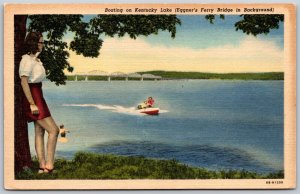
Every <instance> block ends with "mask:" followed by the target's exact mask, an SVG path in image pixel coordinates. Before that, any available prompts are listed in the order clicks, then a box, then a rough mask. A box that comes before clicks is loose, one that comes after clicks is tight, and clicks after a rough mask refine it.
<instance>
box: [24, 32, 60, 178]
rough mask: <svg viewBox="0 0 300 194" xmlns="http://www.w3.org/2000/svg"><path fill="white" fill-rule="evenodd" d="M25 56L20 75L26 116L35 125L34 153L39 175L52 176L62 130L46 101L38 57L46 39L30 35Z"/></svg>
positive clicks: (43, 71) (42, 74) (42, 69)
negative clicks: (58, 137)
mask: <svg viewBox="0 0 300 194" xmlns="http://www.w3.org/2000/svg"><path fill="white" fill-rule="evenodd" d="M24 46H25V53H26V54H24V55H23V56H22V60H21V62H20V69H19V75H20V78H21V85H22V88H23V91H24V94H25V96H26V99H27V100H24V101H25V104H24V106H25V107H26V116H27V120H28V122H32V121H33V122H34V127H35V150H36V154H37V158H38V161H39V173H51V172H52V171H53V169H54V155H55V149H56V143H57V136H58V133H59V129H58V127H57V125H56V123H55V122H54V120H53V118H52V117H51V114H50V111H49V109H48V106H47V104H46V101H45V99H44V97H43V92H42V81H43V79H44V78H45V77H46V73H45V69H44V66H43V63H42V62H41V61H40V59H39V58H38V55H39V54H40V52H42V50H43V46H44V41H43V36H42V34H41V33H39V32H29V33H28V35H27V36H26V39H25V45H24ZM45 131H47V133H48V140H47V158H46V154H45V146H44V134H45Z"/></svg>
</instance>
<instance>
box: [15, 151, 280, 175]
mask: <svg viewBox="0 0 300 194" xmlns="http://www.w3.org/2000/svg"><path fill="white" fill-rule="evenodd" d="M33 161H34V167H33V168H32V169H28V168H27V169H24V170H23V171H22V172H20V173H18V174H17V175H16V179H19V180H32V179H280V178H283V177H284V172H283V171H278V172H274V173H269V174H257V173H255V172H248V171H245V170H227V171H225V170H222V171H211V170H206V169H204V168H195V167H189V166H187V165H184V164H180V163H179V162H178V161H176V160H155V159H147V158H144V157H138V156H135V157H125V156H115V155H101V154H95V153H86V152H78V153H76V154H75V156H74V158H73V160H65V159H56V161H55V169H56V170H55V171H54V172H53V173H52V174H37V171H38V167H39V166H38V162H37V160H36V158H34V159H33Z"/></svg>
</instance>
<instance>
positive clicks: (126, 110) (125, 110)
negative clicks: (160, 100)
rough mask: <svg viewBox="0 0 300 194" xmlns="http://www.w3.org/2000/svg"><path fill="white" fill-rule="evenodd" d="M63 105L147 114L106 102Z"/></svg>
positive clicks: (130, 113)
mask: <svg viewBox="0 0 300 194" xmlns="http://www.w3.org/2000/svg"><path fill="white" fill-rule="evenodd" d="M63 106H78V107H95V108H98V109H99V110H107V111H111V112H116V113H121V114H128V115H138V116H143V115H145V114H141V113H140V111H139V110H137V109H136V108H135V107H124V106H121V105H104V104H63ZM167 112H169V111H168V110H160V111H159V113H167Z"/></svg>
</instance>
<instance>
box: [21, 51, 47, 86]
mask: <svg viewBox="0 0 300 194" xmlns="http://www.w3.org/2000/svg"><path fill="white" fill-rule="evenodd" d="M19 75H20V77H22V76H28V83H39V82H42V81H43V80H44V79H45V77H46V72H45V68H44V66H43V63H42V62H41V61H40V59H38V58H37V55H36V56H30V55H27V54H26V55H23V56H22V60H21V62H20V68H19Z"/></svg>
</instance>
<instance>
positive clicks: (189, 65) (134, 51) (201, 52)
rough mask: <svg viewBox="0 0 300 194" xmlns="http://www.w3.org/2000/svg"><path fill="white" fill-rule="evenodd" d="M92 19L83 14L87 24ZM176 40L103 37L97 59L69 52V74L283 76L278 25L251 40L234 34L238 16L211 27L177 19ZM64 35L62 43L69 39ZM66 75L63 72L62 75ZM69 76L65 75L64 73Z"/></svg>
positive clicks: (195, 20) (191, 18)
mask: <svg viewBox="0 0 300 194" xmlns="http://www.w3.org/2000/svg"><path fill="white" fill-rule="evenodd" d="M91 17H93V16H91V15H85V16H84V19H85V20H86V21H87V20H89V19H90V18H91ZM178 17H179V18H180V20H181V22H182V25H181V26H178V27H177V33H176V37H175V39H173V38H171V34H170V33H168V32H159V34H158V35H150V36H147V37H145V36H140V37H138V38H137V39H135V40H133V39H130V38H129V36H125V37H122V38H118V37H114V38H110V37H104V36H103V37H102V38H103V40H104V42H103V46H102V48H101V50H100V55H99V57H98V58H85V57H83V56H81V55H76V53H75V52H72V51H69V52H70V58H69V59H68V61H69V62H70V64H71V66H73V67H74V71H73V74H76V73H86V72H89V71H94V70H98V71H104V72H107V73H114V72H123V73H133V72H139V71H152V70H164V71H194V72H216V73H231V72H233V73H236V72H282V71H284V64H283V62H284V52H283V39H284V37H283V35H284V34H283V33H284V31H283V23H281V24H280V28H279V29H275V30H272V31H271V33H269V34H268V35H264V34H263V35H259V36H256V37H254V36H252V35H246V34H245V33H243V32H242V31H236V30H235V28H234V24H235V22H237V21H239V20H240V19H241V18H240V16H237V15H226V16H225V20H222V19H219V18H218V19H217V20H216V21H215V22H214V24H210V23H209V21H207V20H206V19H205V18H204V16H203V15H197V16H195V15H181V16H178ZM72 36H73V35H72V34H68V35H67V36H66V37H67V41H70V40H71V39H72ZM66 73H67V72H66ZM68 74H70V73H68Z"/></svg>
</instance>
